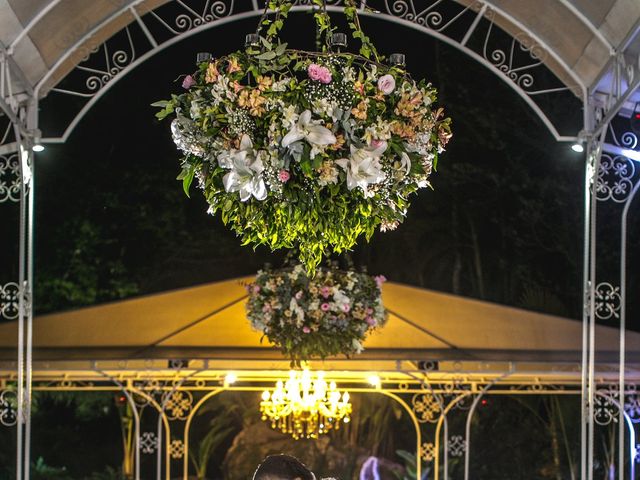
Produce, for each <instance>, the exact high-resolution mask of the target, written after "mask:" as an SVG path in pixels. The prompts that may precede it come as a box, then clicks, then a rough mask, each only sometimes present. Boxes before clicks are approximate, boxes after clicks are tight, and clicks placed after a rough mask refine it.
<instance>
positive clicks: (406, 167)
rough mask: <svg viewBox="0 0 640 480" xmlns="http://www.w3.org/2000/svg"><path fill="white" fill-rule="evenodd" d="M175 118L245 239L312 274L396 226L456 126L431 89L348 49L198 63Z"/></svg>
mask: <svg viewBox="0 0 640 480" xmlns="http://www.w3.org/2000/svg"><path fill="white" fill-rule="evenodd" d="M182 87H183V89H184V90H183V92H182V93H180V94H178V95H174V96H173V97H172V99H171V100H169V101H166V102H159V103H158V105H160V106H162V107H163V110H162V111H161V112H160V113H159V114H158V117H160V118H162V117H165V116H169V115H170V116H172V117H173V122H172V125H171V129H172V134H173V138H174V141H175V143H176V145H177V146H178V148H179V149H180V150H182V151H183V152H184V154H185V156H184V157H183V159H182V172H181V174H180V176H179V178H180V179H182V180H183V183H184V187H185V191H187V192H188V189H189V186H190V185H191V182H192V180H193V179H194V178H196V179H197V183H198V186H199V187H200V188H201V190H202V192H203V193H204V195H205V198H206V200H207V202H208V203H209V205H210V209H209V211H210V212H211V213H216V212H219V213H220V214H221V216H222V220H223V221H224V222H225V223H226V224H227V225H229V227H230V228H231V229H233V230H234V231H235V232H236V233H237V234H238V236H239V237H240V238H241V240H242V242H243V244H250V245H253V246H256V245H261V244H265V245H268V246H269V247H270V248H271V249H278V248H287V249H297V250H298V251H299V258H300V261H301V262H302V263H303V264H304V265H305V267H306V268H307V270H308V271H310V272H311V271H313V270H314V268H315V267H316V266H317V265H318V263H319V262H320V260H321V259H322V257H323V256H325V255H328V254H330V253H334V252H335V253H340V252H342V251H344V250H349V249H350V248H352V247H353V246H354V245H355V243H356V241H357V239H358V238H359V237H360V236H361V235H363V234H364V235H365V236H366V237H367V238H369V237H370V236H371V235H372V234H373V232H374V231H375V229H376V228H380V229H381V230H382V231H385V230H391V229H394V228H396V226H397V225H398V224H399V223H400V222H402V220H403V219H404V217H405V215H406V212H407V208H408V207H409V198H410V195H411V194H412V193H414V192H415V191H416V190H418V189H420V188H424V187H427V186H428V185H429V175H430V174H431V171H432V169H433V168H434V166H435V165H436V162H437V157H438V154H439V153H440V152H442V151H443V149H444V147H445V145H446V143H447V141H448V140H449V138H450V136H451V133H450V128H449V119H446V118H444V115H443V111H442V109H437V108H434V102H435V100H436V90H435V89H434V88H433V87H432V86H431V85H430V84H427V83H425V82H424V81H421V82H417V83H416V82H414V81H413V80H412V79H411V78H410V77H409V76H408V75H407V74H406V73H405V72H403V71H402V70H400V69H398V68H392V67H386V66H382V65H379V64H376V63H373V62H370V61H368V60H365V59H363V58H362V57H359V56H355V55H351V54H314V53H305V52H298V51H291V50H286V49H285V48H283V46H282V45H280V46H278V47H276V48H273V49H271V50H267V51H266V52H265V51H258V50H254V51H251V50H249V51H247V52H244V51H240V52H236V53H233V54H231V55H229V56H227V57H222V58H219V59H216V60H212V61H209V62H203V63H201V64H200V65H199V67H198V70H197V72H195V73H194V74H193V75H188V76H186V77H185V78H184V80H183V81H182Z"/></svg>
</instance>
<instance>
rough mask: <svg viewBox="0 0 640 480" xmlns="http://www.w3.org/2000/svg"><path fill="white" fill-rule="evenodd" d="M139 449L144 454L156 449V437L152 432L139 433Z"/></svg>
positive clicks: (153, 451)
mask: <svg viewBox="0 0 640 480" xmlns="http://www.w3.org/2000/svg"><path fill="white" fill-rule="evenodd" d="M139 441H140V451H141V452H142V453H146V454H148V455H149V454H152V453H155V451H156V450H157V449H158V446H159V445H158V443H159V442H158V437H157V436H156V434H155V433H154V432H143V433H142V435H140V440H139Z"/></svg>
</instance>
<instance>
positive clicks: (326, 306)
mask: <svg viewBox="0 0 640 480" xmlns="http://www.w3.org/2000/svg"><path fill="white" fill-rule="evenodd" d="M329 308H331V307H329V304H328V303H323V304H322V305H320V310H322V311H323V312H328V311H329Z"/></svg>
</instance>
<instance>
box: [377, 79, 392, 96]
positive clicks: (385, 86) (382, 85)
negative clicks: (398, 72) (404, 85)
mask: <svg viewBox="0 0 640 480" xmlns="http://www.w3.org/2000/svg"><path fill="white" fill-rule="evenodd" d="M395 88H396V79H395V78H393V76H392V75H389V74H387V75H383V76H381V77H380V78H379V79H378V90H380V91H381V92H382V93H384V94H385V95H389V94H390V93H391V92H393V91H394V90H395Z"/></svg>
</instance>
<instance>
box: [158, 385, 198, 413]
mask: <svg viewBox="0 0 640 480" xmlns="http://www.w3.org/2000/svg"><path fill="white" fill-rule="evenodd" d="M192 403H193V395H192V394H191V392H189V391H186V390H174V391H171V392H167V393H166V394H165V395H164V396H163V398H162V407H163V409H164V411H165V412H167V418H169V420H186V419H187V416H188V415H189V412H190V411H191V405H192Z"/></svg>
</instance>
